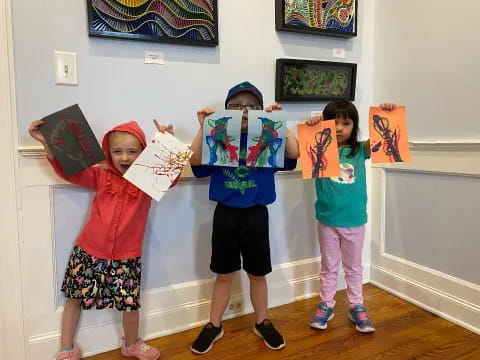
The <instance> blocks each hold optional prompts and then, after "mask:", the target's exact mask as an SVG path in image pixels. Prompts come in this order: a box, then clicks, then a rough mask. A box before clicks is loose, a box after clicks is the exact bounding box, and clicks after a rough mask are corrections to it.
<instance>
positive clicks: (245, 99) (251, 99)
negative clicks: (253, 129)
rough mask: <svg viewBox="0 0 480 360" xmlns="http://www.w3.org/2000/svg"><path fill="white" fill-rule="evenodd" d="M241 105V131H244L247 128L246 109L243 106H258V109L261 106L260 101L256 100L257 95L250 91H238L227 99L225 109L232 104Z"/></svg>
mask: <svg viewBox="0 0 480 360" xmlns="http://www.w3.org/2000/svg"><path fill="white" fill-rule="evenodd" d="M239 105H243V106H244V107H243V108H242V110H243V113H242V132H246V131H247V129H248V111H247V109H246V108H245V106H247V105H249V106H251V107H258V109H261V108H262V106H261V104H260V101H258V99H257V97H256V96H255V95H253V94H252V93H251V92H248V91H243V92H240V93H238V94H236V95H234V96H232V98H231V99H230V100H229V101H228V104H227V109H229V108H230V107H232V106H239Z"/></svg>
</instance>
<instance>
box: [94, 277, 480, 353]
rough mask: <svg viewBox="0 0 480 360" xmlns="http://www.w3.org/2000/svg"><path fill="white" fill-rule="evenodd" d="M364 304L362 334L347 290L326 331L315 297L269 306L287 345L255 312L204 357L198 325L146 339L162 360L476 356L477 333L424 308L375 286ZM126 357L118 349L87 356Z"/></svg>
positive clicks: (233, 323)
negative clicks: (265, 333) (261, 326)
mask: <svg viewBox="0 0 480 360" xmlns="http://www.w3.org/2000/svg"><path fill="white" fill-rule="evenodd" d="M364 297H365V304H366V307H367V309H368V311H369V314H370V316H371V318H372V322H373V323H374V325H375V327H376V329H377V331H376V332H375V333H373V334H360V333H359V332H357V331H356V330H355V326H354V324H353V323H352V322H351V321H350V320H349V319H348V318H347V313H348V301H347V299H346V294H345V291H340V292H338V294H337V299H338V301H337V305H336V307H335V317H334V318H333V319H332V320H331V321H329V322H328V328H327V329H326V330H315V329H312V328H310V327H309V326H308V322H309V320H310V317H311V316H312V314H313V312H314V310H315V306H316V303H317V302H318V298H312V299H307V300H303V301H298V302H295V303H293V304H288V305H284V306H280V307H277V308H273V309H271V310H270V313H269V317H270V319H271V320H272V322H273V323H274V324H275V327H277V328H278V329H279V330H280V331H281V333H282V334H283V335H284V337H285V339H286V341H287V346H286V347H285V348H284V349H282V350H280V351H272V350H269V349H267V348H266V346H265V345H264V343H263V340H261V339H260V338H259V337H257V336H256V335H255V334H254V333H253V331H252V326H253V322H254V316H253V314H250V315H246V316H242V317H238V318H235V319H231V320H227V321H225V322H224V323H223V327H224V330H225V335H224V337H223V338H222V339H221V340H220V341H219V342H218V343H217V344H215V346H214V347H213V348H212V350H211V351H210V352H209V353H207V354H205V355H201V356H199V355H195V354H192V353H191V351H190V346H191V344H192V342H193V341H194V340H195V338H196V336H197V335H198V332H199V331H200V329H192V330H188V331H184V332H181V333H178V334H173V335H170V336H165V337H162V338H159V339H155V340H152V341H149V342H148V343H149V344H150V345H152V346H155V347H157V348H159V349H160V351H161V352H162V356H161V359H162V360H170V359H175V360H193V359H196V360H199V359H201V360H240V359H241V360H245V359H255V360H257V359H259V360H310V359H312V360H313V359H316V360H317V359H322V360H406V359H412V360H414V359H415V360H433V359H434V360H452V359H458V360H479V359H480V336H479V335H476V334H474V333H472V332H470V331H468V330H466V329H463V328H461V327H459V326H457V325H455V324H453V323H451V322H448V321H446V320H444V319H442V318H440V317H438V316H436V315H434V314H431V313H429V312H427V311H425V310H422V309H420V308H418V307H416V306H414V305H412V304H410V303H408V302H406V301H404V300H402V299H400V298H397V297H395V296H393V295H391V294H389V293H387V292H385V291H383V290H381V289H379V288H376V287H375V286H373V285H370V284H367V285H365V287H364ZM87 359H89V360H120V359H125V358H124V357H122V355H121V354H120V351H119V350H115V351H110V352H108V353H104V354H99V355H96V356H92V357H89V358H87Z"/></svg>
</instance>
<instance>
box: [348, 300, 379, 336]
mask: <svg viewBox="0 0 480 360" xmlns="http://www.w3.org/2000/svg"><path fill="white" fill-rule="evenodd" d="M348 317H349V318H350V320H352V321H353V322H354V323H355V325H356V326H355V328H356V329H357V331H359V332H361V333H370V332H374V331H375V327H374V326H373V325H372V322H371V321H370V318H369V317H368V313H367V309H365V308H364V307H363V306H362V305H355V307H353V308H351V309H350V310H349V311H348Z"/></svg>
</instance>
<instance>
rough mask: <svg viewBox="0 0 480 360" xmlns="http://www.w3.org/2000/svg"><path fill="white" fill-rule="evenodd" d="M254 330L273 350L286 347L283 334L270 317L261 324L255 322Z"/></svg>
mask: <svg viewBox="0 0 480 360" xmlns="http://www.w3.org/2000/svg"><path fill="white" fill-rule="evenodd" d="M253 332H254V333H255V335H257V336H260V337H261V338H262V339H263V341H264V342H265V345H267V347H269V348H270V349H272V350H280V349H283V348H284V347H285V340H284V339H283V336H282V335H280V333H279V332H278V331H277V329H275V328H274V327H273V324H272V323H271V322H270V320H268V319H265V320H263V321H262V323H261V324H255V326H254V327H253Z"/></svg>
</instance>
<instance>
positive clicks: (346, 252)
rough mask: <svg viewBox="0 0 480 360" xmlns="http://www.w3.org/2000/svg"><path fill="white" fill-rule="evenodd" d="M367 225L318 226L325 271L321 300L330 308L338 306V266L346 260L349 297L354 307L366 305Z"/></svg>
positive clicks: (344, 264)
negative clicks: (335, 298)
mask: <svg viewBox="0 0 480 360" xmlns="http://www.w3.org/2000/svg"><path fill="white" fill-rule="evenodd" d="M364 237H365V225H362V226H357V227H332V226H326V225H323V224H322V223H320V222H319V223H318V240H319V241H320V254H321V256H322V259H321V263H322V265H321V270H320V298H321V300H322V301H325V302H326V303H327V305H328V306H329V307H334V306H335V300H334V299H333V298H334V296H335V292H336V291H337V278H338V267H339V265H340V260H342V266H343V270H344V271H345V280H346V282H347V296H348V300H349V301H350V306H354V305H357V304H363V295H362V270H363V267H362V249H363V239H364Z"/></svg>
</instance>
